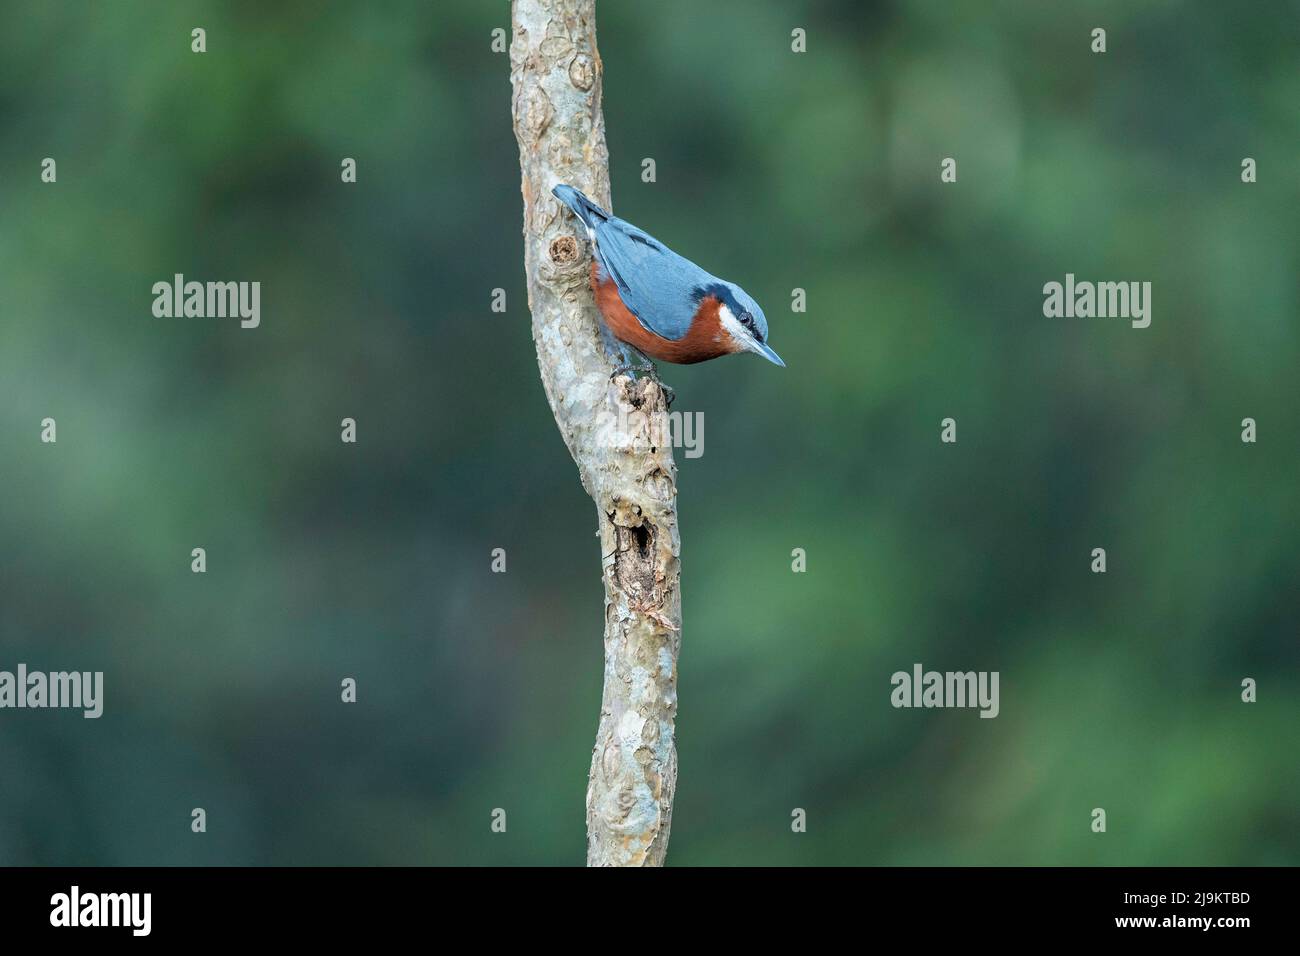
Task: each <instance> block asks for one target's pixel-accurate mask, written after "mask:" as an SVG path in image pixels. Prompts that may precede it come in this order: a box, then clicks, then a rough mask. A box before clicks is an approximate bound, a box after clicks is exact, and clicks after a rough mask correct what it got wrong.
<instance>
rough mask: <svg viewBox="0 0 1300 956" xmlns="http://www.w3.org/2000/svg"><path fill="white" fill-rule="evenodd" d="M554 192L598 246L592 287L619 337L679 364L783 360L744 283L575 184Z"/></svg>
mask: <svg viewBox="0 0 1300 956" xmlns="http://www.w3.org/2000/svg"><path fill="white" fill-rule="evenodd" d="M551 193H552V195H554V196H555V198H556V199H558V200H560V202H562V203H564V204H565V205H566V206H568V207H569V208H570V209H572V210H573V214H574V215H575V216H577V217H578V218H579V219H580V220H582V224H583V225H584V226H586V228H587V238H588V240H590V241H591V243H592V245H593V247H594V248H595V255H594V256H593V257H592V261H591V291H592V292H594V293H595V295H596V304H597V305H598V306H599V307H600V311H601V314H602V315H604V317H605V323H606V325H608V326H609V330H610V332H612V333H613V334H614V337H615V338H616V339H618V340H619V341H620V342H623V343H625V344H626V345H630V346H632V348H634V349H636V350H637V351H638V352H640V353H641V354H643V355H646V356H649V357H650V358H656V359H662V360H663V361H665V362H676V363H677V364H679V365H690V364H692V363H694V362H704V361H707V360H708V359H711V358H717V357H718V356H719V355H728V354H730V353H732V352H757V353H758V354H759V355H761V356H763V358H765V359H767V360H768V361H769V362H774V363H776V364H777V365H780V366H782V367H784V366H785V363H784V362H782V361H781V357H780V356H779V355H777V354H776V353H775V352H773V351H772V349H771V347H770V346H769V345H768V344H767V319H766V318H764V316H763V310H762V309H760V308H759V307H758V303H757V302H755V301H754V300H753V299H752V298H750V297H749V295H748V293H746V292H745V290H744V289H742V288H741V287H740V286H738V285H736V284H735V283H734V282H727V281H726V280H725V279H719V278H718V277H717V276H714V275H710V274H709V273H707V272H705V271H704V270H703V269H701V268H700V267H699V266H697V265H696V264H695V263H693V262H691V261H690V260H689V259H683V258H682V257H681V256H679V255H678V254H677V253H675V252H673V251H672V250H671V249H669V248H668V247H667V246H665V245H664V244H663V243H661V242H659V241H658V240H657V239H654V238H652V237H651V236H648V235H646V234H645V233H644V232H642V231H641V230H640V229H638V228H637V227H636V226H634V225H632V224H631V223H630V222H624V221H623V220H622V219H619V218H617V217H615V216H611V215H610V214H609V213H607V212H606V211H605V210H603V209H601V208H600V207H599V206H597V205H596V204H595V203H593V202H592V201H591V200H590V199H588V198H587V197H586V196H584V195H583V194H582V193H581V192H579V191H578V190H576V189H574V188H573V187H572V186H556V187H555V188H554V189H553V190H551ZM624 368H626V366H625V367H624Z"/></svg>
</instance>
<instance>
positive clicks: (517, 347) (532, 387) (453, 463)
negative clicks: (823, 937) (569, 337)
mask: <svg viewBox="0 0 1300 956" xmlns="http://www.w3.org/2000/svg"><path fill="white" fill-rule="evenodd" d="M1297 9H1298V8H1297V5H1296V4H1295V3H1291V2H1286V3H1258V4H1251V5H1249V6H1247V7H1238V6H1233V5H1230V4H1222V3H1215V2H1208V0H1207V2H1151V3H1142V4H1135V3H1128V2H1120V0H1114V2H1097V3H1088V4H1070V5H1066V4H1044V3H1038V2H1032V0H1021V2H1014V3H1013V2H1002V3H979V4H976V3H946V2H945V3H940V2H921V0H913V2H905V0H892V2H883V0H882V2H852V0H842V2H813V0H806V2H790V3H777V2H766V3H756V2H743V0H726V2H711V3H708V4H702V3H696V2H691V0H663V2H658V3H655V4H641V3H629V2H615V0H602V2H601V3H600V4H599V9H598V21H599V23H598V31H599V42H600V52H601V55H602V58H603V60H604V64H605V103H604V105H605V115H606V120H607V127H608V137H609V147H610V156H611V174H612V179H613V190H614V206H615V211H616V212H617V213H619V214H620V215H621V216H623V217H624V218H627V219H629V220H631V221H632V222H635V223H637V224H638V225H640V226H642V227H643V228H645V229H647V230H649V231H650V232H651V233H653V234H654V235H656V236H658V237H659V238H661V239H662V240H664V241H666V242H668V243H669V244H670V245H672V246H673V247H674V248H675V249H676V250H677V251H679V252H681V253H682V254H684V255H687V256H689V257H692V258H695V259H697V260H698V261H700V262H701V263H702V264H703V265H704V266H705V267H706V268H708V269H710V270H711V271H713V272H716V273H718V274H720V275H724V276H727V277H728V278H732V279H734V280H736V281H738V282H739V283H741V284H742V285H744V286H745V287H746V288H747V289H748V291H749V292H751V293H752V294H753V295H754V296H755V297H756V298H757V299H758V300H759V301H760V302H761V303H763V304H764V306H765V310H766V312H767V314H768V317H769V319H770V321H771V324H772V339H771V340H772V344H773V345H774V347H775V348H776V349H777V350H778V351H779V352H780V353H781V355H782V356H783V357H784V358H785V359H786V361H787V362H788V363H789V368H788V369H786V370H780V369H776V368H773V367H772V366H770V365H768V364H766V363H764V362H761V361H759V360H758V359H756V358H753V357H747V358H734V359H727V360H723V361H719V362H715V363H711V364H707V365H702V366H694V367H689V368H669V369H667V370H666V371H665V378H666V380H667V381H668V382H669V383H670V384H672V385H673V386H674V387H675V389H676V390H677V395H678V399H677V404H676V405H675V406H674V407H675V409H679V410H682V411H703V412H704V413H705V425H706V428H705V431H704V442H705V443H704V452H705V453H704V456H703V457H702V458H699V459H685V458H684V457H683V456H681V455H680V453H679V455H678V465H679V469H680V473H679V488H680V506H681V527H682V547H683V557H682V568H683V575H682V584H683V588H682V590H683V611H684V621H685V624H684V633H683V642H682V656H681V662H680V684H679V689H680V709H679V721H678V730H679V752H680V783H679V787H678V799H677V806H676V810H675V813H674V819H673V833H672V843H671V849H670V852H669V860H670V862H671V863H674V864H678V865H686V864H756V863H769V864H803V863H831V864H848V863H869V864H1265V863H1271V864H1280V863H1296V862H1300V829H1298V828H1297V804H1298V800H1297V795H1298V794H1300V773H1298V772H1297V754H1298V752H1300V746H1298V744H1300V696H1298V694H1300V673H1298V670H1297V655H1296V651H1297V615H1298V612H1300V595H1298V589H1297V581H1300V556H1298V554H1297V545H1298V544H1300V534H1297V528H1298V527H1300V505H1298V503H1297V477H1298V469H1297V455H1296V448H1297V442H1296V437H1297V427H1298V425H1300V422H1298V420H1297V404H1298V403H1297V399H1298V398H1300V386H1297V375H1296V368H1297V356H1298V355H1300V341H1298V336H1297V289H1298V287H1300V282H1298V281H1297V278H1298V275H1300V269H1298V263H1297V250H1298V249H1300V242H1298V241H1297V240H1298V239H1300V235H1298V233H1300V225H1298V219H1297V215H1296V210H1297V200H1298V199H1300V186H1298V185H1297V183H1298V181H1300V180H1298V179H1297V175H1296V144H1297V143H1298V142H1300V110H1297V103H1300V70H1297V52H1298V51H1300V27H1298V24H1300V17H1298V16H1297ZM0 24H2V28H0V310H2V311H0V668H3V669H12V668H13V667H14V666H15V665H16V664H17V663H18V662H20V661H21V662H25V663H26V664H28V666H29V667H31V668H33V669H44V670H58V669H77V670H103V671H104V672H105V684H106V690H105V714H104V716H103V717H102V718H101V719H99V720H98V721H93V720H83V719H82V718H81V716H80V715H79V714H77V713H74V712H57V711H45V712H32V711H12V710H7V711H3V712H0V862H3V863H8V864H157V863H162V864H326V863H347V864H422V863H446V864H492V863H516V864H518V863H522V864H544V863H562V864H567V863H579V862H581V860H582V858H583V849H584V845H585V843H584V840H585V838H584V811H583V799H584V793H585V786H586V773H587V767H588V763H589V760H590V752H591V746H592V742H593V739H594V732H595V728H596V720H597V715H598V710H599V701H600V675H601V636H600V635H601V619H602V618H601V600H602V592H601V585H600V574H599V553H598V549H597V541H596V538H595V527H596V522H595V515H594V514H593V508H592V505H591V502H590V501H589V500H588V499H587V498H586V497H585V495H584V494H583V492H582V490H581V488H580V486H579V484H578V480H577V474H576V470H575V468H574V467H573V465H572V463H571V462H570V460H569V459H568V457H567V455H566V453H565V450H564V447H563V444H562V443H561V440H560V437H559V435H558V433H557V431H556V429H555V427H554V423H553V422H552V420H551V417H550V413H549V410H548V408H547V404H546V400H545V397H544V395H543V393H542V389H541V385H540V382H539V379H538V376H537V370H536V361H535V356H534V353H533V348H532V341H531V335H530V327H529V316H528V312H527V307H526V294H525V289H524V283H523V265H522V242H521V238H520V227H521V210H520V199H519V189H518V182H519V170H518V162H517V149H516V145H515V141H514V138H513V134H512V131H511V128H510V87H509V63H508V57H507V56H505V55H502V54H494V53H492V52H491V50H490V42H491V35H490V34H491V31H492V29H493V28H495V27H506V28H508V27H509V10H508V6H507V4H506V3H504V2H484V0H460V2H450V0H441V2H438V3H430V2H425V0H406V2H400V3H398V2H393V3H384V4H363V3H359V2H358V3H343V2H331V3H320V2H306V0H302V2H282V3H275V4H270V3H264V2H253V0H245V2H222V3H218V2H179V3H166V4H164V3H152V2H117V3H112V4H100V3H84V2H73V0H50V2H34V0H33V2H17V0H5V2H4V3H3V5H2V6H0ZM196 26H202V27H204V28H205V29H206V30H207V42H208V52H207V53H206V54H204V55H195V54H193V53H191V52H190V30H191V29H192V28H193V27H196ZM1095 26H1103V27H1105V28H1106V29H1107V31H1108V46H1109V51H1108V52H1107V53H1106V54H1104V55H1094V54H1093V53H1092V52H1091V51H1090V50H1089V42H1090V37H1089V32H1090V30H1091V29H1092V28H1093V27H1095ZM795 27H802V28H804V29H806V30H807V34H808V51H807V53H805V54H802V55H800V54H794V53H792V52H791V50H790V31H791V30H792V29H793V28H795ZM46 156H50V157H54V158H55V159H56V160H57V162H58V183H57V184H56V185H47V184H42V183H41V182H40V179H39V172H40V169H39V164H40V161H41V160H42V159H43V158H44V157H46ZM344 156H351V157H355V158H356V159H357V161H358V167H359V175H358V182H357V184H356V185H343V184H342V183H341V182H340V178H339V164H340V160H341V159H342V157H344ZM946 156H952V157H955V158H957V160H958V164H959V167H958V173H959V174H958V182H957V183H956V184H952V185H944V184H941V183H940V182H939V163H940V160H941V159H942V158H943V157H946ZM1245 156H1250V157H1253V158H1255V159H1256V160H1257V162H1258V166H1259V182H1258V183H1257V184H1254V185H1245V184H1243V183H1242V182H1241V181H1240V163H1241V160H1242V158H1243V157H1245ZM645 157H652V158H654V159H655V160H656V163H657V173H658V181H657V182H655V183H653V184H646V183H643V182H642V181H641V178H640V173H641V161H642V159H643V158H645ZM176 272H182V273H184V274H185V275H186V276H187V277H189V278H197V279H201V280H207V279H212V280H218V279H221V280H227V279H229V280H259V281H261V283H262V287H263V288H262V325H261V327H260V328H259V329H256V330H251V331H244V330H241V329H240V328H239V327H238V324H237V322H235V321H232V320H205V319H155V318H154V317H153V316H152V315H151V312H150V307H151V303H152V294H151V292H150V287H151V285H152V284H153V283H154V282H155V281H159V280H170V278H171V276H172V275H173V273H176ZM1067 272H1073V273H1075V274H1076V275H1077V276H1078V277H1079V278H1080V279H1091V280H1146V281H1150V282H1152V283H1153V293H1152V306H1153V310H1152V315H1153V321H1152V324H1151V327H1150V328H1149V329H1146V330H1137V329H1132V328H1130V327H1129V324H1128V323H1127V322H1126V321H1123V320H1117V319H1111V320H1106V319H1073V320H1070V319H1056V320H1053V319H1047V318H1044V317H1043V315H1042V311H1041V310H1042V291H1041V290H1042V286H1043V284H1044V283H1045V282H1048V281H1052V280H1056V281H1061V280H1062V279H1063V278H1064V275H1065V273H1067ZM495 287H502V288H505V289H506V290H507V295H508V305H509V309H508V312H507V313H506V314H504V315H502V314H494V313H492V312H491V311H490V309H489V303H490V297H491V290H492V289H493V288H495ZM795 287H801V288H805V289H806V290H807V295H808V311H807V313H806V314H792V313H791V311H790V309H789V302H790V295H791V290H792V289H793V288H795ZM46 416H49V417H53V418H55V419H56V420H57V423H58V442H57V444H54V445H46V444H41V443H40V442H39V430H40V426H39V423H40V421H41V419H42V418H44V417H46ZM345 416H351V417H354V418H355V419H356V420H357V422H358V435H359V441H358V443H357V444H356V445H345V444H342V443H341V442H340V441H339V421H340V419H342V418H343V417H345ZM948 416H951V417H953V418H955V419H956V420H957V422H958V438H959V440H958V443H957V444H956V445H944V444H941V443H940V441H939V422H940V420H941V419H942V418H944V417H948ZM1246 416H1251V417H1254V418H1256V419H1257V421H1258V422H1259V441H1258V443H1257V444H1254V445H1248V444H1243V443H1242V442H1241V441H1240V428H1241V426H1240V422H1241V419H1242V418H1244V417H1246ZM198 546H202V547H205V548H206V549H207V553H208V571H207V573H206V574H204V575H196V574H192V573H191V571H190V567H189V563H190V550H191V548H194V547H198ZM496 547H503V548H506V549H507V552H508V555H509V557H508V561H509V564H508V567H509V571H508V573H507V574H504V575H501V574H492V573H490V570H489V562H490V552H491V549H493V548H496ZM795 547H802V548H805V549H806V550H807V554H808V571H807V573H805V574H793V573H791V567H790V560H791V559H790V553H791V549H792V548H795ZM1094 547H1105V548H1106V549H1107V553H1108V564H1109V571H1108V573H1106V574H1104V575H1094V574H1092V573H1090V572H1089V561H1090V551H1091V549H1092V548H1094ZM914 662H921V663H923V664H924V665H925V666H926V667H927V668H936V669H939V670H965V669H977V670H997V671H1000V673H1001V716H999V717H998V718H997V719H996V720H981V719H979V718H978V717H977V714H976V712H975V711H972V710H965V711H961V710H941V711H940V710H930V711H919V710H895V709H893V708H891V706H890V704H889V692H890V689H891V688H890V684H889V677H890V675H891V674H892V673H893V672H894V671H896V670H908V669H910V667H911V665H912V664H913V663H914ZM345 676H352V677H355V678H356V679H357V681H358V684H359V700H358V702H357V703H356V704H355V705H350V706H348V705H344V704H342V703H340V700H339V682H340V680H341V679H342V678H343V677H345ZM1248 676H1249V677H1253V678H1255V679H1256V680H1258V682H1259V702H1258V703H1256V704H1253V705H1247V704H1243V703H1242V702H1241V701H1240V699H1239V695H1240V682H1241V680H1242V678H1243V677H1248ZM193 807H203V808H205V809H206V810H207V813H208V818H209V824H208V832H207V833H206V834H205V835H202V836H198V835H194V834H192V833H191V832H190V826H189V824H190V810H191V808H193ZM496 807H501V808H505V809H506V811H507V813H508V831H507V833H506V834H504V835H499V834H493V833H491V832H490V829H489V823H490V813H491V811H492V809H493V808H496ZM795 807H802V808H804V809H806V811H807V814H808V832H807V833H806V834H802V835H796V834H792V833H791V832H790V814H791V810H792V809H793V808H795ZM1094 807H1104V808H1105V809H1106V810H1107V813H1108V815H1109V820H1108V824H1109V832H1107V833H1106V834H1105V835H1095V834H1093V833H1091V832H1090V829H1089V824H1090V813H1091V810H1092V808H1094Z"/></svg>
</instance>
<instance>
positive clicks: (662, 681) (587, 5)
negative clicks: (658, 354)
mask: <svg viewBox="0 0 1300 956" xmlns="http://www.w3.org/2000/svg"><path fill="white" fill-rule="evenodd" d="M512 15H513V25H514V38H513V42H512V43H511V47H510V68H511V73H510V81H511V85H512V86H513V88H514V97H513V113H514V128H515V136H516V138H517V139H518V140H519V165H520V169H521V172H522V176H523V200H524V267H525V269H526V271H527V275H528V306H529V308H530V309H531V310H532V314H533V340H534V342H535V344H536V346H537V364H538V366H539V367H540V369H541V375H542V384H543V386H544V387H545V389H546V397H547V399H548V400H549V401H550V404H551V411H552V412H553V413H554V415H555V422H556V424H557V425H558V426H559V428H560V434H561V435H563V436H564V442H565V444H566V445H567V446H568V449H569V454H570V455H572V456H573V460H574V462H575V463H576V464H577V466H578V476H579V478H580V479H581V481H582V486H583V488H584V489H586V491H587V493H588V494H589V495H591V498H592V500H593V501H595V503H596V514H597V521H598V524H599V534H600V545H601V556H602V560H601V565H602V575H603V577H604V582H605V687H604V693H603V697H602V703H601V711H600V726H599V729H598V731H597V734H596V746H595V748H594V750H593V752H592V759H591V773H590V776H589V779H588V785H587V864H588V865H589V866H646V865H650V866H657V865H660V864H662V863H663V860H664V853H665V851H666V850H667V847H668V832H669V825H670V822H671V817H672V804H673V792H674V789H675V788H676V784H677V751H676V747H675V745H674V743H673V732H674V728H673V720H674V717H675V716H676V712H677V651H678V647H679V645H680V641H681V599H680V594H679V591H678V557H679V554H680V542H679V539H678V534H677V477H676V476H677V470H676V466H675V465H674V463H673V456H672V448H671V442H670V441H669V438H668V425H667V403H666V400H665V396H664V391H663V389H662V388H660V386H659V385H658V384H656V383H655V382H653V381H650V380H648V379H642V380H640V381H633V380H632V379H631V378H629V377H628V376H626V375H620V376H618V377H617V378H614V379H613V380H612V381H611V379H610V373H611V371H612V370H613V368H614V364H615V351H614V346H613V344H612V342H611V341H610V340H609V338H608V333H602V328H603V327H602V325H601V320H600V314H599V312H598V311H597V309H596V305H595V301H594V299H593V297H592V294H591V291H590V288H589V285H588V281H589V269H590V263H591V260H590V251H591V250H590V248H589V247H588V244H587V240H586V237H585V234H584V232H583V230H582V228H581V226H580V225H579V224H578V223H577V222H576V220H575V219H574V218H573V217H572V216H571V215H569V213H568V211H567V210H566V209H565V208H564V207H563V206H562V205H561V204H560V203H559V202H558V201H557V200H556V199H555V198H554V197H553V196H551V187H552V186H554V185H556V184H557V183H569V184H570V185H573V186H576V187H577V188H578V189H581V190H582V191H583V192H585V193H586V194H587V195H588V196H590V197H591V198H592V199H593V200H594V201H596V202H597V203H600V204H601V205H603V206H605V207H606V208H610V202H609V154H608V152H607V150H606V148H605V120H604V117H603V115H602V114H601V108H600V91H601V73H602V66H601V62H600V55H599V54H598V53H597V52H596V20H595V0H514V2H513V5H512Z"/></svg>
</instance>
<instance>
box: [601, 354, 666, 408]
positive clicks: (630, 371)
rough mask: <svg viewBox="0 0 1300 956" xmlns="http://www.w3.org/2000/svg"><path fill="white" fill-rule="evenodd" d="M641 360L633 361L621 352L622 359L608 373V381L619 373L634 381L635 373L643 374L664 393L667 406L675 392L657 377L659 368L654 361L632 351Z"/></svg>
mask: <svg viewBox="0 0 1300 956" xmlns="http://www.w3.org/2000/svg"><path fill="white" fill-rule="evenodd" d="M633 354H635V355H636V357H637V358H639V359H640V360H641V361H640V363H637V362H633V361H631V360H630V359H629V358H628V355H627V352H624V353H623V361H622V362H620V363H619V364H618V365H617V366H615V368H614V371H613V372H611V373H610V376H609V378H610V381H613V380H614V379H615V378H617V377H618V376H620V375H630V376H631V377H632V380H633V381H636V377H637V373H638V372H639V373H641V374H642V375H645V376H646V377H647V378H648V379H650V381H652V382H654V383H655V384H656V385H658V386H659V388H660V389H661V390H662V391H663V393H664V401H665V403H666V404H667V406H671V405H672V404H673V399H674V398H676V397H677V395H676V393H675V392H674V391H673V390H672V389H671V388H669V387H668V386H667V385H666V384H664V381H663V379H661V378H660V377H659V369H658V367H657V366H656V365H655V363H654V362H652V361H650V360H649V359H648V358H646V357H645V356H644V355H642V354H641V353H640V352H634V353H633Z"/></svg>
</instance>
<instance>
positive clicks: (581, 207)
mask: <svg viewBox="0 0 1300 956" xmlns="http://www.w3.org/2000/svg"><path fill="white" fill-rule="evenodd" d="M551 195H552V196H554V197H555V198H556V199H558V200H559V201H560V202H562V203H564V204H565V205H566V206H568V207H569V208H570V209H572V210H573V214H574V215H575V216H577V217H578V218H579V219H581V220H582V224H583V225H584V226H586V227H587V228H588V229H589V230H590V229H594V228H596V225H597V224H598V223H602V222H604V221H605V220H606V219H608V218H609V213H607V212H606V211H605V210H603V209H601V208H600V207H599V206H597V205H596V204H595V203H594V202H592V201H591V200H590V199H588V198H587V197H586V196H584V195H583V194H582V193H581V192H580V191H579V190H577V189H574V188H573V187H572V186H565V185H559V186H556V187H555V188H554V189H552V190H551Z"/></svg>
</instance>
